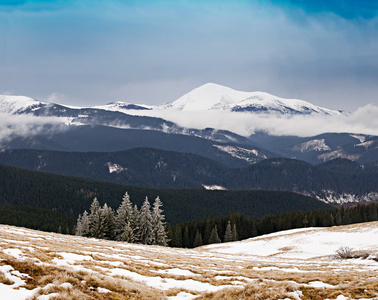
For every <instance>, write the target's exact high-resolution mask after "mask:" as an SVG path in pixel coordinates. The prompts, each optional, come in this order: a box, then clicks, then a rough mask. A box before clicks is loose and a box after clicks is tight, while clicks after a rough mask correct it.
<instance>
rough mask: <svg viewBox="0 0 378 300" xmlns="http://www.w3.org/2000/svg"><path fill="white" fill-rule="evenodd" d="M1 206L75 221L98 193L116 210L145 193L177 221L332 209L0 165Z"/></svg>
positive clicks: (265, 195)
mask: <svg viewBox="0 0 378 300" xmlns="http://www.w3.org/2000/svg"><path fill="white" fill-rule="evenodd" d="M0 186H1V189H0V205H8V206H24V207H28V206H29V207H34V208H44V209H47V210H50V211H53V212H57V213H60V214H63V215H65V216H67V217H70V218H73V219H75V220H76V218H77V216H78V215H79V214H80V213H82V212H83V211H84V210H85V209H88V207H89V206H90V204H91V203H92V201H93V199H94V197H97V199H98V200H99V202H100V204H101V205H103V204H104V203H107V204H108V205H109V206H110V207H112V208H116V207H118V206H119V204H120V203H121V200H122V196H123V195H124V193H125V192H126V191H127V192H128V193H129V195H130V197H131V200H132V201H133V203H135V204H137V205H138V207H140V206H141V204H142V202H143V201H144V199H145V197H146V196H147V197H148V198H149V199H155V198H156V197H157V196H159V197H160V199H161V200H162V201H163V204H164V211H165V215H166V220H167V222H168V223H169V224H172V225H174V224H177V223H182V222H186V221H190V220H200V219H202V218H206V217H208V216H210V215H213V216H214V217H221V216H224V215H227V214H228V213H236V212H243V213H244V214H246V216H255V217H262V216H265V215H274V214H277V213H281V212H293V211H297V210H304V211H308V210H317V209H327V208H330V206H329V205H327V204H325V203H323V202H320V201H318V200H316V199H314V198H311V197H307V196H303V195H299V194H295V193H291V192H278V191H261V190H257V191H207V190H204V189H183V190H177V189H153V188H143V187H133V186H125V185H120V184H114V183H107V182H102V181H96V180H89V179H83V178H74V177H66V176H61V175H53V174H47V173H42V172H36V171H29V170H24V169H18V168H15V167H9V166H4V165H0Z"/></svg>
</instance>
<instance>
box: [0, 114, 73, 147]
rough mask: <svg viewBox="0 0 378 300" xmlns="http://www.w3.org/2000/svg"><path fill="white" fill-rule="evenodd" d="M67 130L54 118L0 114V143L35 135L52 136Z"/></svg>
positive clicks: (60, 121)
mask: <svg viewBox="0 0 378 300" xmlns="http://www.w3.org/2000/svg"><path fill="white" fill-rule="evenodd" d="M66 129H67V126H66V125H65V124H64V123H63V120H62V119H60V118H56V117H36V116H32V115H9V114H4V113H0V142H4V141H8V140H10V139H11V138H15V137H31V136H33V135H37V134H41V133H44V134H47V135H49V134H53V133H57V132H61V131H64V130H66Z"/></svg>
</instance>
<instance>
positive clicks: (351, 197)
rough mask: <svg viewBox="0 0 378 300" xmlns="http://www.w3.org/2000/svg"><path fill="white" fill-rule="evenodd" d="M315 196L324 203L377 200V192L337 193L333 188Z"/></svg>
mask: <svg viewBox="0 0 378 300" xmlns="http://www.w3.org/2000/svg"><path fill="white" fill-rule="evenodd" d="M316 198H317V199H318V200H320V201H323V202H326V203H337V204H344V203H357V202H371V201H378V192H370V193H368V194H364V195H355V194H350V193H342V194H338V193H336V192H335V191H333V190H323V191H322V195H317V196H316Z"/></svg>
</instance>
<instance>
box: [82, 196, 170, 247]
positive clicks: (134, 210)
mask: <svg viewBox="0 0 378 300" xmlns="http://www.w3.org/2000/svg"><path fill="white" fill-rule="evenodd" d="M162 206H163V203H162V201H161V200H160V198H159V197H157V198H156V199H155V201H154V203H153V206H152V207H151V205H150V202H149V200H148V198H147V197H146V198H145V200H144V202H143V205H142V206H141V208H140V210H139V209H138V207H137V205H136V204H135V205H134V206H133V204H132V202H131V200H130V196H129V194H128V193H127V192H126V193H125V194H124V196H123V198H122V203H121V204H120V206H119V208H118V209H117V211H116V212H115V211H114V210H113V209H112V208H111V207H110V206H108V205H107V204H106V203H105V204H104V205H103V206H102V207H101V206H100V203H99V202H98V200H97V198H94V200H93V202H92V204H91V206H90V212H89V213H88V212H87V211H86V210H85V211H84V213H83V214H82V215H81V214H80V215H79V217H78V219H77V224H76V230H75V234H76V235H79V236H86V237H95V238H100V239H108V240H116V241H124V242H129V243H141V244H145V245H161V246H167V242H168V240H167V234H166V228H165V216H164V215H163V210H162V209H161V207H162Z"/></svg>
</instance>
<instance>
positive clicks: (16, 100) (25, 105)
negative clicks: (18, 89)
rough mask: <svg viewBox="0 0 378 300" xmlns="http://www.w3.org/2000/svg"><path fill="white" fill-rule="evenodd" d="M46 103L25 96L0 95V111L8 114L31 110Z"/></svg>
mask: <svg viewBox="0 0 378 300" xmlns="http://www.w3.org/2000/svg"><path fill="white" fill-rule="evenodd" d="M44 105H48V103H45V102H42V101H38V100H34V99H33V98H30V97H26V96H10V95H0V112H1V113H8V114H16V113H22V112H25V111H27V110H29V111H32V110H34V109H38V108H40V107H41V106H44Z"/></svg>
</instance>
